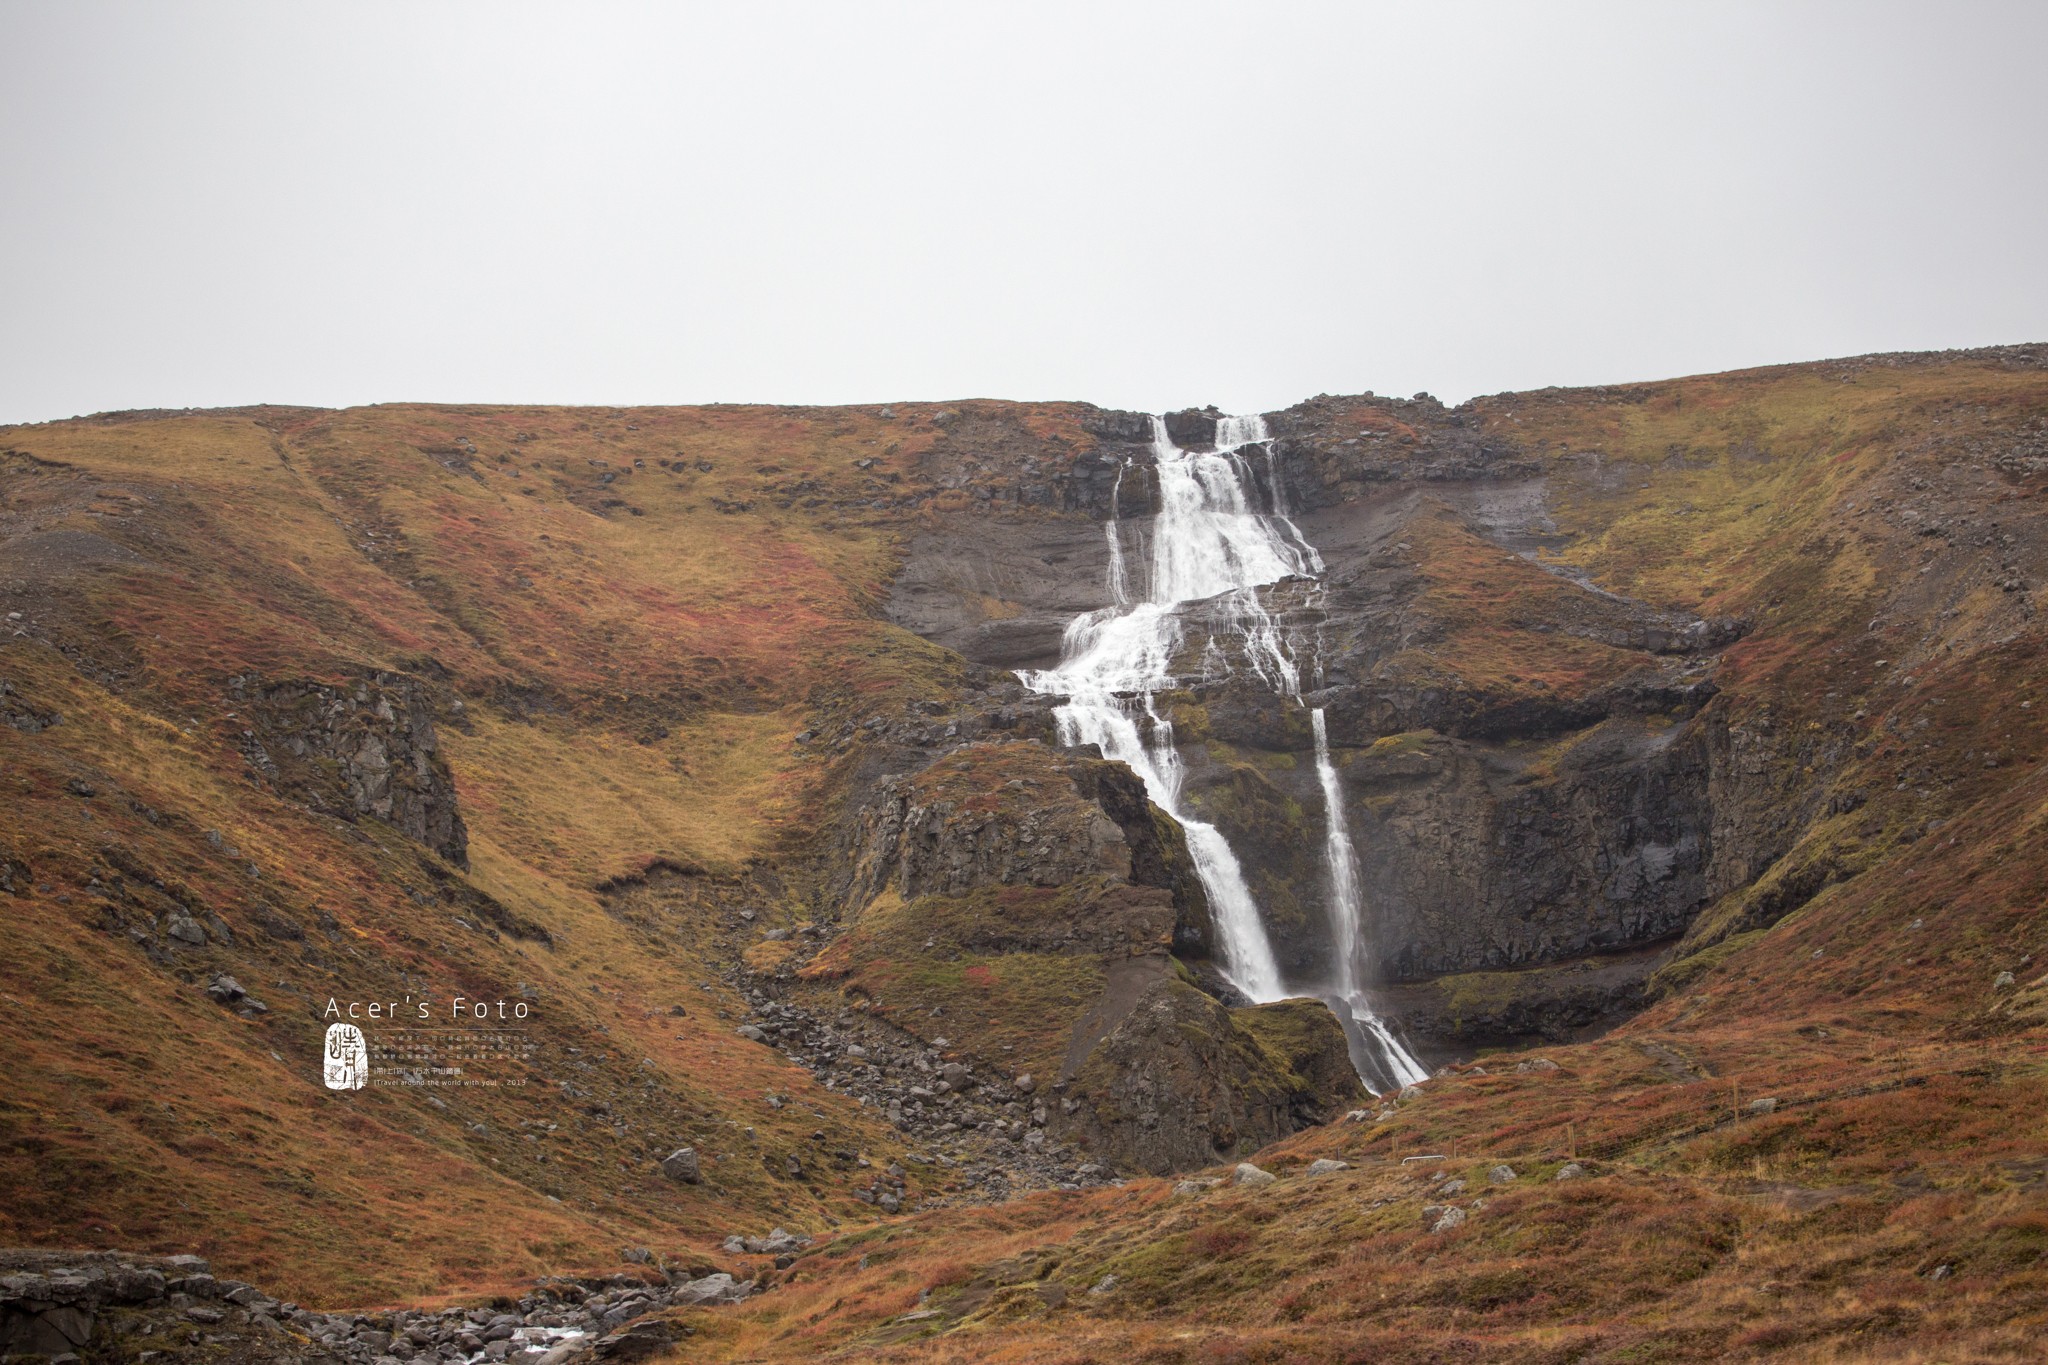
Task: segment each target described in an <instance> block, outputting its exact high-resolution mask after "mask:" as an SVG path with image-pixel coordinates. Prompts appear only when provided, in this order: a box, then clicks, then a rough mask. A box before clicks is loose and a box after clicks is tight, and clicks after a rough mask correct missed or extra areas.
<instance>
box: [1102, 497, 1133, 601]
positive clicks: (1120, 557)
mask: <svg viewBox="0 0 2048 1365" xmlns="http://www.w3.org/2000/svg"><path fill="white" fill-rule="evenodd" d="M1123 491H1124V466H1123V465H1118V466H1117V467H1116V482H1115V483H1113V484H1111V485H1110V486H1109V520H1108V521H1106V522H1104V523H1103V524H1102V533H1103V535H1105V536H1107V537H1108V538H1109V600H1110V601H1111V602H1113V603H1115V604H1116V605H1117V606H1119V607H1123V606H1129V605H1130V601H1131V585H1130V583H1129V582H1128V581H1127V580H1126V579H1125V578H1124V542H1123V536H1122V532H1121V528H1120V527H1119V526H1118V524H1117V509H1116V504H1117V499H1118V498H1120V497H1122V496H1123Z"/></svg>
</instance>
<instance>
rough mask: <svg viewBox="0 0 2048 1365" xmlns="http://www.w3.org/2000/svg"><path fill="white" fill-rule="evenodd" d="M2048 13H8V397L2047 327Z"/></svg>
mask: <svg viewBox="0 0 2048 1365" xmlns="http://www.w3.org/2000/svg"><path fill="white" fill-rule="evenodd" d="M2044 57H2048V4H2040V3H2009V4H1996V3H1975V4H1972V3H1956V2H1954V0H1950V2H1948V3H1926V4H1918V5H1911V4H1896V3H1882V2H1880V0H1856V2H1855V3H1847V4H1798V3H1770V4H1741V3H1730V2H1729V0H1718V2H1717V3H1712V4H1700V5H1679V4H1664V3H1658V4H1648V3H1619V4H1580V5H1563V4H1559V5H1538V4H1535V3H1512V4H1502V5H1484V4H1443V3H1430V4H1418V5H1413V6H1405V5H1404V6H1383V7H1382V6H1371V5H1366V4H1342V5H1316V4H1278V3H1247V4H1242V5H1230V6H1222V5H1209V6H1205V5H1198V4H1189V3H1173V4H1161V5H1146V4H1135V3H1125V4H1118V3H1111V2H1109V0H1095V2H1094V3H1090V4H1079V5H1057V4H1045V3H1028V4H1026V3H1015V4H997V3H960V2H959V0H954V2H953V3H945V4H932V5H910V4H904V5H884V4H866V3H855V2H854V0H841V2H840V3H834V4H821V5H794V4H790V5H777V4H768V3H759V2H758V0H756V2H751V3H733V4H723V5H702V6H685V5H679V4H659V5H647V6H631V5H601V4H594V3H589V2H588V0H580V2H579V3H568V0H564V3H561V4H557V5H549V6H530V7H529V6H520V5H516V4H507V3H493V4H487V5H479V6H474V7H465V6H459V5H453V4H411V3H408V4H395V5H374V4H363V3H350V4H341V5H322V4H313V3H299V2H297V0H294V3H289V4H276V3H262V4H250V5H222V4H200V3H155V4H141V3H132V4H98V3H85V2H82V0H61V2H57V0H53V2H52V3H28V2H26V0H0V421H25V420H40V419H46V418H53V417H64V416H70V415H72V414H76V413H82V412H91V411H96V410H104V409H110V408H125V407H146V406H180V407H182V406H214V405H221V404H232V403H248V402H284V403H311V404H336V405H338V404H350V403H365V402H376V401H383V400H397V399H421V400H436V401H446V402H471V401H474V402H485V401H488V402H602V403H621V404H624V403H673V402H708V401H718V400H725V401H775V402H788V403H835V402H853V401H885V400H896V399H917V398H928V399H953V398H963V397H973V396H987V397H1006V398H1054V397H1057V398H1085V399H1090V400H1093V401H1096V402H1100V403H1104V404H1107V405H1112V406H1121V407H1135V408H1147V409H1158V408H1162V407H1168V406H1181V405H1185V404H1195V403H1208V402H1214V403H1217V404H1219V405H1221V406H1223V407H1224V408H1226V409H1231V410H1239V411H1242V410H1250V409H1255V408H1273V407H1278V406H1282V405H1285V404H1287V403H1291V402H1294V401H1296V400H1298V399H1300V398H1302V397H1305V396H1308V395H1310V394H1314V393H1317V392H1320V391H1330V392H1346V393H1348V392H1357V391H1360V390H1364V389H1374V390H1377V391H1379V392H1382V393H1400V394H1406V393H1411V392H1413V391H1415V390H1417V389H1424V388H1426V389H1428V390H1430V391H1431V392H1433V393H1436V394H1438V395H1439V396H1441V397H1445V398H1447V399H1458V398H1464V397H1467V396H1469V395H1471V394H1474V393H1484V392H1494V391H1498V390H1502V389H1513V388H1531V387H1539V386H1542V385H1546V384H1582V383H1600V382H1609V381H1619V380H1628V379H1647V378H1658V377H1664V376H1668V375H1673V374H1683V373H1697V372H1702V371H1708V370H1715V369H1726V368H1733V367H1739V366H1745V365H1753V364H1762V363H1768V362H1773V361H1781V360H1804V359H1813V358H1818V357H1822V356H1828V355H1844V354H1852V353H1857V352H1863V351H1872V350H1893V349H1931V348H1940V347H1948V346H1973V345H1984V344H1990V343H1997V342H2013V341H2041V340H2048V76H2044V74H2043V65H2042V64H2043V60H2044Z"/></svg>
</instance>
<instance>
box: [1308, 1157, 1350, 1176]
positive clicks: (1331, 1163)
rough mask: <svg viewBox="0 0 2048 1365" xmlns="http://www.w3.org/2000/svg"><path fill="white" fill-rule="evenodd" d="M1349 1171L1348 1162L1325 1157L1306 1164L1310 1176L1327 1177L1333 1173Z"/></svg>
mask: <svg viewBox="0 0 2048 1365" xmlns="http://www.w3.org/2000/svg"><path fill="white" fill-rule="evenodd" d="M1350 1169H1351V1163H1350V1162H1348V1161H1338V1160H1335V1159H1334V1158H1331V1157H1326V1156H1319V1157H1317V1158H1316V1159H1315V1160H1314V1161H1311V1162H1309V1164H1308V1173H1309V1174H1310V1175H1329V1174H1331V1173H1332V1172H1334V1171H1348V1170H1350Z"/></svg>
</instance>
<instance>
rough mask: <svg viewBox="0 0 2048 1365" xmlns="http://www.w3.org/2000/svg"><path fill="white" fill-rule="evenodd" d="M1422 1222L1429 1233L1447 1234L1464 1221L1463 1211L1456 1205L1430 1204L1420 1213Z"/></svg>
mask: <svg viewBox="0 0 2048 1365" xmlns="http://www.w3.org/2000/svg"><path fill="white" fill-rule="evenodd" d="M1422 1221H1423V1223H1424V1224H1426V1225H1427V1226H1428V1228H1429V1230H1430V1231H1431V1232H1449V1231H1450V1230H1451V1229H1452V1228H1454V1227H1457V1226H1458V1225H1459V1224H1460V1223H1463V1222H1464V1221H1465V1210H1463V1209H1461V1208H1459V1207H1458V1206H1457V1205H1456V1204H1431V1205H1430V1206H1429V1207H1427V1208H1425V1209H1424V1210H1423V1211H1422Z"/></svg>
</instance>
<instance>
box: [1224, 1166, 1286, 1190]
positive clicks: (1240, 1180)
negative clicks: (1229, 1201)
mask: <svg viewBox="0 0 2048 1365" xmlns="http://www.w3.org/2000/svg"><path fill="white" fill-rule="evenodd" d="M1279 1178H1280V1177H1279V1176H1276V1175H1274V1174H1273V1173H1272V1172H1271V1171H1262V1170H1260V1169H1259V1168H1258V1167H1257V1166H1254V1165H1252V1163H1251V1162H1249V1161H1240V1162H1239V1163H1238V1164H1237V1169H1236V1170H1235V1171H1233V1172H1231V1178H1230V1183H1231V1184H1233V1185H1242V1186H1245V1187H1246V1188H1248V1189H1257V1188H1259V1187H1260V1186H1261V1185H1270V1184H1272V1183H1273V1182H1274V1181H1276V1180H1278V1179H1279Z"/></svg>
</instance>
